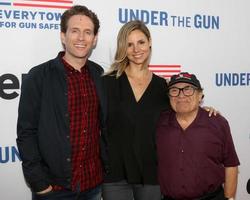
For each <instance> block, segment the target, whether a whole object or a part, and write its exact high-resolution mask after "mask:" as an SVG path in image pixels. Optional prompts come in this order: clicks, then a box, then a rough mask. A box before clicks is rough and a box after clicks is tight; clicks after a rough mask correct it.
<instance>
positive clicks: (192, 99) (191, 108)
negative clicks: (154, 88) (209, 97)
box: [169, 83, 203, 114]
mask: <svg viewBox="0 0 250 200" xmlns="http://www.w3.org/2000/svg"><path fill="white" fill-rule="evenodd" d="M182 88H183V89H182ZM179 89H182V90H181V91H179ZM171 90H172V91H171ZM169 92H170V94H171V92H173V94H175V95H174V96H176V94H178V92H179V95H178V96H176V97H172V96H170V104H171V106H172V108H173V109H174V111H175V112H176V113H179V114H188V113H192V112H196V111H197V110H198V108H199V105H200V102H201V100H202V95H203V93H202V92H201V91H199V90H197V89H196V87H194V86H193V85H192V84H189V83H176V84H174V85H172V86H171V87H170V91H169Z"/></svg>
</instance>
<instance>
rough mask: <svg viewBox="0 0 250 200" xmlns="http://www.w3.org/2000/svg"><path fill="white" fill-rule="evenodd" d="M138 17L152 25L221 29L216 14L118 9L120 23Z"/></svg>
mask: <svg viewBox="0 0 250 200" xmlns="http://www.w3.org/2000/svg"><path fill="white" fill-rule="evenodd" d="M136 19H138V20H141V21H143V22H144V23H145V24H147V25H152V26H165V27H174V28H194V29H209V30H212V29H214V30H218V29H220V17H219V16H214V15H208V14H201V13H195V14H193V15H191V16H185V15H183V16H181V15H176V14H174V13H169V12H168V11H166V10H141V9H132V8H119V9H118V20H119V22H120V23H122V24H124V23H126V22H128V21H131V20H136Z"/></svg>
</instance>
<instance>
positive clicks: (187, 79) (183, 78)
mask: <svg viewBox="0 0 250 200" xmlns="http://www.w3.org/2000/svg"><path fill="white" fill-rule="evenodd" d="M176 83H190V84H192V85H194V86H195V87H197V88H198V89H202V88H201V84H200V81H199V80H198V79H197V78H196V76H195V75H194V74H189V73H188V72H181V73H179V74H175V75H173V76H171V79H170V81H169V84H168V87H170V86H172V85H174V84H176Z"/></svg>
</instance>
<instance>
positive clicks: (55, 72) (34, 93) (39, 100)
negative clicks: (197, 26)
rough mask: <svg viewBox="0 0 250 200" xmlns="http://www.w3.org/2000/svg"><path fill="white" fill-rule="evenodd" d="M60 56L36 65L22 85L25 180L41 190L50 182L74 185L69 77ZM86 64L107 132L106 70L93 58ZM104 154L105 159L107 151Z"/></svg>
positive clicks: (19, 124)
mask: <svg viewBox="0 0 250 200" xmlns="http://www.w3.org/2000/svg"><path fill="white" fill-rule="evenodd" d="M60 57H61V56H60V54H59V55H58V56H57V57H56V58H55V59H52V60H50V61H48V62H45V63H43V64H40V65H38V66H36V67H34V68H32V69H31V70H30V71H29V73H28V75H27V76H26V77H25V80H24V81H23V83H22V87H21V96H20V102H19V109H18V121H17V146H18V150H19V153H20V156H21V159H22V167H23V173H24V176H25V179H26V181H27V183H28V184H29V185H30V187H31V189H32V190H33V191H41V190H43V189H45V188H47V187H48V185H49V184H57V185H62V186H64V187H66V188H70V183H71V162H70V157H71V146H70V140H69V135H70V132H69V113H68V97H67V95H68V94H67V80H66V72H65V69H64V65H63V63H62V61H61V58H60ZM86 64H87V65H88V67H89V70H90V74H91V77H92V78H93V81H94V83H95V86H96V91H97V94H98V98H99V99H100V107H101V109H100V120H101V130H102V134H103V133H105V125H104V122H105V118H106V96H105V93H104V89H103V83H102V79H101V75H102V73H103V69H102V68H101V67H100V66H99V65H98V64H96V63H94V62H92V61H89V60H88V61H87V63H86ZM102 136H103V137H104V135H102ZM102 146H103V147H104V145H102ZM102 155H103V156H104V159H105V153H103V152H102Z"/></svg>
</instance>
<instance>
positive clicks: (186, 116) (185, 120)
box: [175, 109, 198, 130]
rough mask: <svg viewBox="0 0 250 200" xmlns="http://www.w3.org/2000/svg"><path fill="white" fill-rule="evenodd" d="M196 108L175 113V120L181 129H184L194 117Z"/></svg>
mask: <svg viewBox="0 0 250 200" xmlns="http://www.w3.org/2000/svg"><path fill="white" fill-rule="evenodd" d="M197 114H198V109H197V110H194V111H191V112H188V113H176V115H175V116H176V120H177V121H178V123H179V124H180V126H181V127H182V129H183V130H185V129H186V128H187V127H188V126H189V125H190V124H191V123H192V122H193V121H194V120H195V118H196V116H197Z"/></svg>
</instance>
